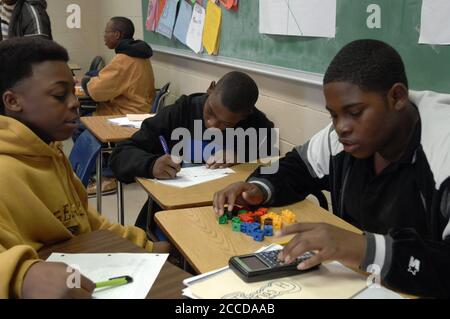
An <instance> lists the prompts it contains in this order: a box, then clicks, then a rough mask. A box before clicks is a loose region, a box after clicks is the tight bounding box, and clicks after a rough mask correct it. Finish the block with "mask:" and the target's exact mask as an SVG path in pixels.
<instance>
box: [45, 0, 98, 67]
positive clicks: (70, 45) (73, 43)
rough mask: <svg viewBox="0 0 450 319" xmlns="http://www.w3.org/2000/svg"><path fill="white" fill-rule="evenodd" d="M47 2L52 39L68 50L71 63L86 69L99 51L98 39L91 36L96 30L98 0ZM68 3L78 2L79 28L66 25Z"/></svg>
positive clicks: (56, 0) (49, 0)
mask: <svg viewBox="0 0 450 319" xmlns="http://www.w3.org/2000/svg"><path fill="white" fill-rule="evenodd" d="M47 3H48V8H47V12H48V14H49V16H50V20H51V24H52V32H53V38H54V40H55V41H56V42H58V43H60V44H61V45H63V46H64V47H65V48H66V49H67V50H68V51H69V55H70V59H71V62H72V63H76V64H78V65H80V66H81V67H82V68H83V70H87V69H88V68H89V65H90V63H91V61H92V59H93V57H94V56H96V55H97V54H98V51H99V43H98V40H97V38H95V37H94V36H93V34H97V30H98V25H97V23H98V21H97V13H98V2H97V1H95V0H47ZM69 4H78V5H79V6H80V8H81V29H69V28H68V27H67V24H66V19H67V17H68V16H69V14H68V13H66V9H67V6H68V5H69ZM79 73H81V72H79Z"/></svg>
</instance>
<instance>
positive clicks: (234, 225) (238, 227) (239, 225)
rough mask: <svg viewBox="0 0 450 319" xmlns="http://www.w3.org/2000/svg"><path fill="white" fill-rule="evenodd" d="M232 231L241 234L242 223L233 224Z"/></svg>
mask: <svg viewBox="0 0 450 319" xmlns="http://www.w3.org/2000/svg"><path fill="white" fill-rule="evenodd" d="M231 230H232V231H234V232H240V231H241V221H239V223H233V224H232V225H231Z"/></svg>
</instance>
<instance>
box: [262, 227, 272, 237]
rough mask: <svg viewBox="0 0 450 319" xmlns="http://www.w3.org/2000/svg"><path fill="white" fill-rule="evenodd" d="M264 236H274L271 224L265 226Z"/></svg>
mask: <svg viewBox="0 0 450 319" xmlns="http://www.w3.org/2000/svg"><path fill="white" fill-rule="evenodd" d="M264 236H273V227H272V226H271V225H265V226H264Z"/></svg>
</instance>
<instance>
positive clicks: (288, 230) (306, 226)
mask: <svg viewBox="0 0 450 319" xmlns="http://www.w3.org/2000/svg"><path fill="white" fill-rule="evenodd" d="M320 225H322V224H320V223H296V224H293V225H289V226H286V227H283V228H282V229H281V230H279V231H278V232H276V233H275V236H276V237H281V236H286V235H291V234H297V233H302V232H306V231H310V230H313V229H315V228H317V227H319V226H320Z"/></svg>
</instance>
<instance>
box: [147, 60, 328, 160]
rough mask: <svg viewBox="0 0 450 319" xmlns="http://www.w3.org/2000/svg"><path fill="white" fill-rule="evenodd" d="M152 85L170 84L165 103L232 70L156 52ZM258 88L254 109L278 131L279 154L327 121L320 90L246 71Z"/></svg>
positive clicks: (202, 90) (297, 143)
mask: <svg viewBox="0 0 450 319" xmlns="http://www.w3.org/2000/svg"><path fill="white" fill-rule="evenodd" d="M152 65H153V70H154V72H155V78H156V86H157V87H161V86H163V85H164V84H165V83H166V82H171V86H170V92H171V95H170V97H169V98H168V103H170V102H173V101H174V100H175V99H176V98H178V97H179V96H180V95H182V94H189V93H194V92H205V91H206V89H207V88H208V87H209V84H210V83H211V81H217V80H218V79H219V78H220V77H221V76H222V75H224V74H225V73H227V72H230V71H233V69H232V68H229V67H223V66H218V65H214V64H210V63H206V62H200V61H194V60H190V59H186V58H181V57H175V56H171V55H167V54H162V53H156V54H155V55H154V56H153V58H152ZM247 73H249V75H250V76H251V77H252V78H254V79H255V81H256V82H257V84H258V87H259V89H260V97H259V100H258V103H257V106H258V107H259V108H260V109H261V110H262V111H263V112H265V113H266V115H267V116H268V117H269V118H270V119H271V120H272V121H273V122H274V123H275V126H276V127H278V128H280V134H281V150H282V152H283V153H285V152H286V151H289V150H291V149H292V147H293V146H294V145H299V144H303V143H304V142H305V141H307V140H308V139H309V138H310V137H311V136H312V135H314V134H315V133H316V132H317V131H318V130H320V129H321V128H323V127H325V126H326V125H327V124H328V123H329V121H330V119H329V115H328V114H327V112H326V110H325V107H324V105H325V102H324V97H323V94H322V88H321V87H319V86H315V85H308V84H302V83H299V82H294V81H289V80H282V79H280V78H277V77H270V76H266V75H260V74H257V73H251V72H247Z"/></svg>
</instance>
